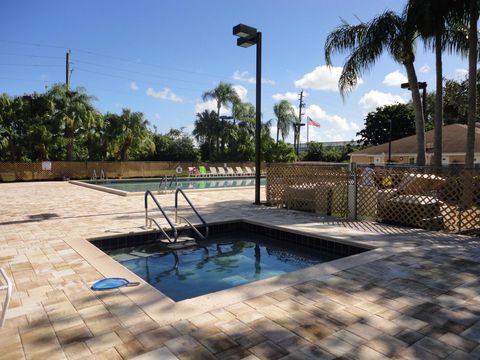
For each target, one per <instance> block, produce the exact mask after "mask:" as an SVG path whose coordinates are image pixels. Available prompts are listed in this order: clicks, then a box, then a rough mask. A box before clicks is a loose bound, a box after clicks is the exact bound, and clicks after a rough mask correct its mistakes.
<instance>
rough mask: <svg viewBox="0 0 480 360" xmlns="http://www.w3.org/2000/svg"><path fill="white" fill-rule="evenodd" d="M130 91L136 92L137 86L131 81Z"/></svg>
mask: <svg viewBox="0 0 480 360" xmlns="http://www.w3.org/2000/svg"><path fill="white" fill-rule="evenodd" d="M130 89H131V90H133V91H137V90H138V85H137V83H136V82H135V81H132V82H131V83H130Z"/></svg>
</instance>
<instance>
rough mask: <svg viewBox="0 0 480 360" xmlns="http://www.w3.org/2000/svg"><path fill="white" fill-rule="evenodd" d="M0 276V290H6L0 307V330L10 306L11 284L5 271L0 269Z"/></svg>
mask: <svg viewBox="0 0 480 360" xmlns="http://www.w3.org/2000/svg"><path fill="white" fill-rule="evenodd" d="M0 275H2V277H3V281H4V282H5V284H4V285H0V290H6V291H7V292H6V294H5V301H4V302H3V305H2V314H1V315H0V329H1V328H2V327H3V325H5V318H6V316H7V310H8V305H9V304H10V298H11V297H12V287H13V285H12V282H11V281H10V279H9V278H8V276H7V273H6V272H5V270H3V269H2V268H0Z"/></svg>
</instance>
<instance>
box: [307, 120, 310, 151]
mask: <svg viewBox="0 0 480 360" xmlns="http://www.w3.org/2000/svg"><path fill="white" fill-rule="evenodd" d="M309 128H310V121H309V119H308V117H307V148H308V129H309Z"/></svg>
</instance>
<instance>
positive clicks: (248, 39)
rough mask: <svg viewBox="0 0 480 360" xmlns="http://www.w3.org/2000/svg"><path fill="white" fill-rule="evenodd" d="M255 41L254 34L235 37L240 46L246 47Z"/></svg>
mask: <svg viewBox="0 0 480 360" xmlns="http://www.w3.org/2000/svg"><path fill="white" fill-rule="evenodd" d="M256 43H257V38H256V36H250V37H246V38H238V39H237V46H241V47H243V48H248V47H250V46H252V45H255V44H256Z"/></svg>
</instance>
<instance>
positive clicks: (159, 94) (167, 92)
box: [145, 88, 183, 102]
mask: <svg viewBox="0 0 480 360" xmlns="http://www.w3.org/2000/svg"><path fill="white" fill-rule="evenodd" d="M145 93H146V94H147V95H148V96H151V97H153V98H156V99H160V100H169V101H174V102H183V99H182V98H180V97H179V96H177V95H176V94H175V93H174V92H173V91H172V90H171V89H169V88H164V89H163V90H158V91H155V90H154V89H153V88H148V89H147V91H146V92H145Z"/></svg>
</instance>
